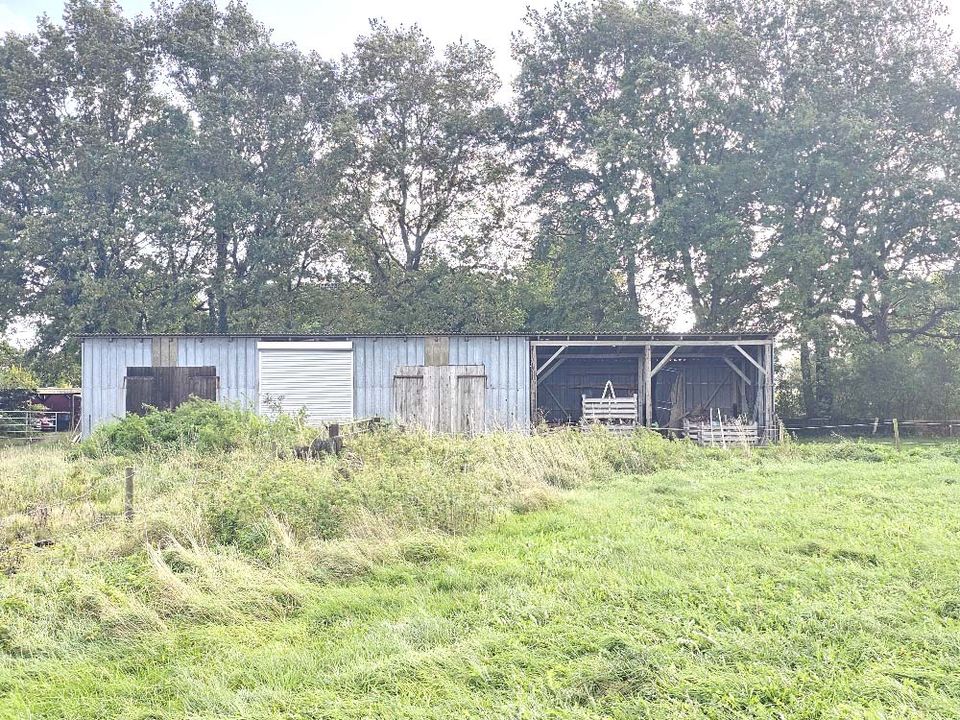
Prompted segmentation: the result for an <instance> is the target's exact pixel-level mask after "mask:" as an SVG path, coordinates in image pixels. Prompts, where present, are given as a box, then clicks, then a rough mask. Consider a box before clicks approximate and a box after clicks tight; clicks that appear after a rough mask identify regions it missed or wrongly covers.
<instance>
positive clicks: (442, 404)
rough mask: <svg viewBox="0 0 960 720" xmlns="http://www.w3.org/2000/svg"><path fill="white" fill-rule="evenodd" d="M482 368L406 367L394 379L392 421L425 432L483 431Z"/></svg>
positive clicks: (484, 423) (484, 427) (467, 433)
mask: <svg viewBox="0 0 960 720" xmlns="http://www.w3.org/2000/svg"><path fill="white" fill-rule="evenodd" d="M486 394H487V375H486V371H485V369H484V367H483V365H438V366H423V365H405V366H401V367H398V368H397V370H396V373H395V374H394V377H393V406H394V417H395V419H396V420H397V421H398V422H400V423H402V424H404V425H410V426H413V427H421V428H423V429H425V430H427V431H428V432H440V433H459V434H464V435H474V434H477V433H481V432H483V431H484V430H485V429H486V422H485V420H486V412H485V405H486Z"/></svg>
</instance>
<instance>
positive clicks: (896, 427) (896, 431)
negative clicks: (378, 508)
mask: <svg viewBox="0 0 960 720" xmlns="http://www.w3.org/2000/svg"><path fill="white" fill-rule="evenodd" d="M893 445H894V447H895V448H897V450H898V451H899V450H900V421H899V420H897V419H896V418H894V419H893Z"/></svg>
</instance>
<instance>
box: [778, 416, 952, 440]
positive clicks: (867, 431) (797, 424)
mask: <svg viewBox="0 0 960 720" xmlns="http://www.w3.org/2000/svg"><path fill="white" fill-rule="evenodd" d="M783 425H784V429H785V430H787V431H789V432H791V433H793V434H795V435H797V436H798V437H828V436H835V435H839V436H849V437H881V438H882V437H894V436H895V435H902V436H904V437H942V438H958V439H960V420H900V419H898V418H879V417H876V418H845V419H832V418H824V419H822V420H821V419H812V420H811V419H804V418H785V419H784V420H783Z"/></svg>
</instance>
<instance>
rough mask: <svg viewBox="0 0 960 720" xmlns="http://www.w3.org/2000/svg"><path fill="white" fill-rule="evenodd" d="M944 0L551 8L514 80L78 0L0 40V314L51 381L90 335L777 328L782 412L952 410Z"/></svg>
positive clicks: (176, 6)
mask: <svg viewBox="0 0 960 720" xmlns="http://www.w3.org/2000/svg"><path fill="white" fill-rule="evenodd" d="M943 11H944V9H943V8H942V7H941V6H940V4H939V3H937V2H932V1H929V0H904V1H903V2H897V3H891V2H889V0H703V1H702V2H699V3H695V4H694V6H693V8H692V9H681V8H678V7H677V6H676V5H675V4H674V3H666V2H664V3H660V2H655V1H654V2H639V3H631V2H624V1H620V0H598V1H595V2H593V1H591V2H577V1H573V2H560V3H558V4H557V5H556V6H554V7H553V8H552V9H549V10H546V11H543V12H537V11H531V12H529V14H528V15H527V17H526V20H525V22H524V24H523V25H522V26H521V27H519V28H516V31H517V32H516V34H515V36H514V37H515V39H514V46H513V52H514V55H515V58H516V60H517V62H518V64H519V68H520V70H519V75H518V77H517V78H516V81H515V83H514V85H513V86H512V88H508V89H507V90H509V92H508V91H505V90H502V89H501V79H500V78H499V77H498V76H497V74H496V72H495V71H494V67H493V55H492V52H491V51H490V49H488V48H486V47H484V46H483V45H481V44H478V43H474V42H469V41H463V42H460V43H456V44H453V45H450V46H448V47H446V48H442V49H439V48H435V47H434V46H433V44H432V43H431V42H430V40H429V38H427V37H426V36H425V35H424V34H423V32H422V31H421V30H420V29H418V28H417V27H389V26H387V25H386V24H384V23H381V22H372V23H371V26H370V30H369V32H368V33H367V34H365V35H363V36H361V37H359V38H357V40H356V43H355V45H354V48H353V50H352V51H351V52H350V53H348V54H347V55H345V56H344V57H342V58H340V59H336V60H334V59H328V58H324V57H321V56H320V55H318V54H316V53H308V52H305V51H303V50H301V49H299V48H297V47H295V46H291V45H289V44H280V43H278V42H276V41H274V40H273V39H272V37H271V34H270V32H269V31H268V30H267V29H266V27H265V26H264V25H263V24H262V23H261V22H260V21H258V20H257V19H255V18H254V17H252V16H251V15H250V13H249V12H248V11H247V9H245V8H244V7H243V6H242V5H236V4H231V5H227V6H225V7H218V6H217V5H215V4H213V3H212V2H208V1H206V0H186V1H185V2H160V3H159V4H158V5H157V6H155V9H154V11H153V12H152V13H151V14H147V15H140V16H137V17H128V16H126V15H124V14H123V13H122V12H121V10H120V8H119V7H118V6H117V5H115V4H113V3H111V2H109V1H106V2H99V1H98V2H91V1H90V0H68V2H67V3H66V6H65V8H64V13H63V18H62V20H59V21H56V20H48V19H41V20H39V21H38V24H37V27H36V30H35V32H33V33H31V34H27V35H17V34H8V35H7V36H6V37H4V38H3V39H0V322H2V323H5V324H7V325H8V326H12V325H15V324H18V323H19V324H23V323H24V322H29V323H33V324H36V326H37V327H38V328H39V334H38V336H37V338H36V343H35V347H33V348H31V349H30V350H29V351H28V353H27V355H28V357H27V358H26V362H27V363H28V364H29V365H30V367H31V368H32V369H33V370H34V372H36V373H38V374H39V376H41V377H44V378H47V377H56V376H70V375H71V374H73V373H75V367H76V362H77V358H76V346H75V344H73V343H70V342H65V340H64V339H65V338H66V337H67V336H68V335H70V334H71V333H78V332H89V331H119V332H131V331H134V332H139V331H185V330H190V331H215V332H225V331H241V330H243V331H249V330H257V329H260V330H267V329H274V330H276V329H284V330H306V331H317V332H321V331H336V330H346V329H350V330H354V331H357V330H366V331H391V332H393V331H418V330H419V331H423V330H451V331H457V330H459V331H479V330H552V331H557V330H574V329H576V330H584V329H603V330H640V329H642V330H648V329H656V328H663V327H667V326H669V325H670V324H671V323H673V322H674V321H675V319H676V318H677V317H686V318H689V319H690V320H691V321H692V323H693V325H694V326H695V328H696V329H698V330H724V329H750V328H761V327H762V328H772V329H776V330H778V331H780V332H781V335H780V337H781V340H782V342H783V345H784V347H785V348H787V349H792V350H793V352H792V353H791V354H790V355H789V357H793V358H795V362H794V363H793V364H792V366H791V371H790V372H788V373H787V374H786V375H785V376H784V382H783V391H784V392H783V393H782V397H781V400H782V402H783V403H785V404H786V406H787V407H789V409H790V411H791V412H797V413H799V414H804V415H808V416H813V415H819V416H822V415H830V414H833V413H840V414H848V415H849V414H858V415H864V416H869V415H873V414H881V415H892V414H894V413H888V412H886V411H885V409H884V408H882V407H876V405H877V404H878V403H879V404H883V403H887V404H889V403H902V402H907V401H909V403H912V404H911V405H910V407H911V408H915V409H914V410H911V412H912V413H913V414H914V415H916V416H928V415H931V414H946V415H950V414H953V415H960V380H958V377H960V360H958V359H957V358H958V341H957V337H958V333H960V239H958V238H960V107H958V106H960V67H958V63H960V52H958V47H957V44H956V43H955V42H954V41H953V40H952V38H951V37H950V36H949V34H948V33H947V32H946V31H945V30H944V29H943V25H942V24H941V20H942V18H941V15H942V13H943ZM464 30H465V32H469V28H464ZM784 357H787V356H784ZM901 396H903V398H904V399H896V398H897V397H901ZM918 398H922V400H918ZM899 414H903V413H899Z"/></svg>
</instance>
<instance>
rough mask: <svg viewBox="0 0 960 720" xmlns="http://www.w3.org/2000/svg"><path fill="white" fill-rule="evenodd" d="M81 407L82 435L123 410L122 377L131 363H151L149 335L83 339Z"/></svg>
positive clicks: (118, 415)
mask: <svg viewBox="0 0 960 720" xmlns="http://www.w3.org/2000/svg"><path fill="white" fill-rule="evenodd" d="M82 361H83V374H82V381H81V385H80V407H81V412H82V413H83V419H82V424H83V427H82V430H83V433H84V435H88V434H89V433H90V431H91V430H92V429H93V428H95V427H96V426H97V425H100V424H101V423H104V422H107V421H108V420H113V419H114V418H118V417H122V416H123V414H124V412H125V410H126V396H125V388H124V386H123V380H124V378H125V377H126V376H127V368H128V367H130V366H148V365H150V364H151V342H150V338H111V339H106V338H88V339H86V340H84V341H83V353H82Z"/></svg>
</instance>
